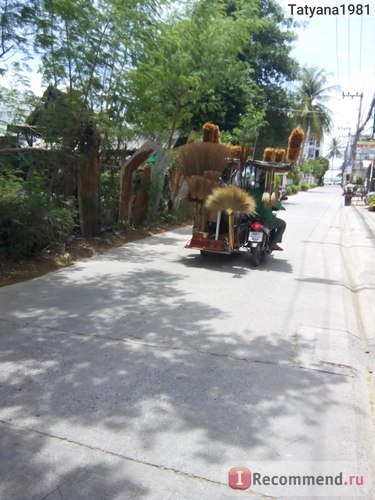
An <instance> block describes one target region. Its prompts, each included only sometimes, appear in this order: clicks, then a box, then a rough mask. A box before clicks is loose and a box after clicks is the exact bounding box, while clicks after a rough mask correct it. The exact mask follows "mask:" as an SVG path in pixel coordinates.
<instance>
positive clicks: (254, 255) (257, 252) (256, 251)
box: [251, 245, 262, 267]
mask: <svg viewBox="0 0 375 500" xmlns="http://www.w3.org/2000/svg"><path fill="white" fill-rule="evenodd" d="M261 256H262V251H261V249H260V246H259V245H257V246H256V247H255V248H252V249H251V260H252V263H253V266H254V267H258V266H259V264H260V258H261Z"/></svg>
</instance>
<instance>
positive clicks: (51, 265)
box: [0, 224, 185, 287]
mask: <svg viewBox="0 0 375 500" xmlns="http://www.w3.org/2000/svg"><path fill="white" fill-rule="evenodd" d="M183 225H185V224H159V225H156V226H153V227H150V228H149V229H128V230H127V231H126V232H124V233H122V234H113V233H106V234H104V235H102V236H100V237H95V238H90V239H83V238H80V237H74V238H71V239H70V240H69V241H68V242H67V243H66V244H64V245H61V247H60V248H59V249H54V250H44V251H43V252H41V253H39V254H38V255H35V256H34V257H30V258H28V259H23V260H19V261H9V260H6V261H1V260H0V287H3V286H7V285H12V284H14V283H19V282H20V281H26V280H29V279H32V278H36V277H38V276H42V275H43V274H46V273H49V272H51V271H55V270H56V269H60V268H62V267H67V266H71V265H73V264H74V262H77V261H79V260H83V259H87V258H90V257H94V256H95V255H99V254H102V253H104V252H105V251H107V250H110V249H111V248H115V247H119V246H122V245H125V244H126V243H130V242H132V241H137V240H139V239H142V238H146V237H147V236H152V235H153V234H159V233H162V232H164V231H168V230H170V229H174V228H176V227H181V226H183Z"/></svg>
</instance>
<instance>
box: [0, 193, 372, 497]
mask: <svg viewBox="0 0 375 500" xmlns="http://www.w3.org/2000/svg"><path fill="white" fill-rule="evenodd" d="M286 207H287V210H286V212H285V213H283V214H282V216H283V218H285V220H286V221H287V223H288V228H287V232H286V235H285V240H284V242H283V246H284V248H285V251H284V252H280V253H278V254H276V253H275V255H273V256H271V257H270V258H269V259H267V261H266V262H264V264H262V265H261V266H260V267H259V268H252V266H251V264H250V260H249V258H248V256H247V255H246V254H242V255H240V256H238V257H236V258H227V257H221V256H215V258H202V257H201V256H200V255H198V254H197V253H195V252H193V251H191V250H187V249H185V248H184V244H185V243H186V242H187V240H188V237H189V232H190V229H189V228H183V229H179V230H177V231H173V232H168V233H164V234H163V235H158V236H155V237H151V238H148V239H146V240H143V241H140V242H137V243H132V244H129V245H126V246H124V247H122V248H118V249H115V250H113V251H111V252H108V253H107V254H105V255H102V256H98V257H96V258H93V259H90V260H87V261H84V262H81V263H78V264H77V265H75V266H74V267H72V268H68V269H64V270H60V271H58V272H54V273H50V274H48V275H46V276H44V277H42V278H38V279H34V280H31V281H29V282H25V283H20V284H16V285H12V286H9V287H4V288H2V289H0V318H1V319H0V329H1V337H0V347H1V357H0V377H1V378H0V401H1V409H0V439H1V449H0V477H1V483H0V498H1V499H12V498H14V499H29V498H32V499H42V498H48V499H50V500H54V499H57V498H67V499H68V498H69V499H81V498H82V499H87V498H93V499H99V498H109V499H124V498H137V499H138V498H150V499H159V498H160V499H166V498H171V499H172V498H173V499H175V498H183V499H185V498H186V499H187V498H188V499H195V498H197V499H198V498H207V499H208V498H210V499H211V498H228V497H231V496H233V495H234V496H249V495H250V496H251V495H254V496H256V497H259V498H264V497H265V496H270V497H275V498H278V497H281V496H283V495H284V496H287V497H291V496H302V495H305V496H308V497H309V498H313V497H314V496H320V497H322V496H323V495H326V496H327V497H328V496H329V497H330V498H332V497H333V495H335V496H336V497H339V496H340V497H341V496H343V497H344V496H348V495H351V496H355V495H359V494H360V495H362V498H371V495H372V496H373V495H374V490H372V492H371V487H372V485H371V482H372V479H373V477H374V476H373V469H372V464H373V463H374V447H373V443H374V439H373V437H374V434H373V422H372V417H371V398H372V395H371V380H370V376H369V370H370V366H371V362H372V357H371V352H370V353H369V352H368V351H372V348H373V345H372V344H371V342H372V337H371V333H372V329H371V325H373V324H374V321H373V319H374V315H373V312H372V309H371V299H370V296H371V293H372V294H373V290H374V285H375V278H374V275H373V274H371V272H373V271H372V270H374V268H375V266H374V255H373V254H374V252H373V249H374V239H373V235H372V234H371V233H370V232H369V230H368V226H367V225H366V224H365V223H364V221H363V217H369V214H368V213H367V212H366V213H365V211H364V210H363V207H361V206H359V205H358V206H356V205H354V206H352V207H344V206H343V202H342V199H341V197H340V190H339V189H338V188H337V187H335V186H327V187H323V188H317V189H315V190H312V191H309V192H307V193H301V194H299V195H297V196H295V197H291V198H290V199H289V200H288V202H287V203H286ZM371 215H372V214H371ZM238 466H244V467H247V468H249V469H251V470H252V471H258V472H259V471H260V472H261V473H262V474H266V475H267V474H269V475H275V474H278V475H279V476H280V475H283V474H284V476H283V477H286V476H287V475H288V474H289V475H290V474H297V473H301V474H304V473H309V474H315V473H318V472H319V471H320V473H324V474H328V475H331V476H332V475H334V476H335V477H339V476H337V474H339V472H340V471H343V472H344V474H345V477H347V474H353V475H356V476H358V478H360V477H362V476H363V478H362V479H363V480H364V481H363V482H364V484H363V486H361V485H360V486H355V485H353V486H349V485H347V486H346V487H344V486H339V485H334V486H333V487H330V486H329V485H328V486H327V485H325V486H323V487H322V486H319V485H318V486H316V487H312V486H308V487H307V488H306V489H303V488H302V487H301V486H299V487H295V486H294V487H289V486H283V485H280V484H279V485H272V484H264V483H263V484H252V485H251V487H250V488H249V489H246V490H243V491H240V490H234V489H231V488H229V487H228V471H229V469H231V468H233V467H234V468H237V467H238ZM358 478H357V479H358ZM359 482H360V481H359ZM301 488H302V489H301ZM332 488H333V489H332Z"/></svg>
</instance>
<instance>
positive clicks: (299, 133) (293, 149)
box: [286, 128, 305, 163]
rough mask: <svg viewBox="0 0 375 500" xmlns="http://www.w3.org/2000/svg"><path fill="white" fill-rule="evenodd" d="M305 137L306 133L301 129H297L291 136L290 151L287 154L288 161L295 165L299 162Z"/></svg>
mask: <svg viewBox="0 0 375 500" xmlns="http://www.w3.org/2000/svg"><path fill="white" fill-rule="evenodd" d="M304 137H305V133H304V131H303V130H302V129H301V128H295V129H294V130H292V132H291V134H290V136H289V141H288V150H287V153H286V159H287V161H289V162H290V163H294V162H296V161H297V160H298V158H299V155H300V153H301V148H302V143H303V139H304Z"/></svg>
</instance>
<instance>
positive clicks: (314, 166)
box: [299, 158, 329, 182]
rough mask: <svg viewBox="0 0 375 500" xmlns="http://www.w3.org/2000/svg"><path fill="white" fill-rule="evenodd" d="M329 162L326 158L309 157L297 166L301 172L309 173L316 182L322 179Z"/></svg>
mask: <svg viewBox="0 0 375 500" xmlns="http://www.w3.org/2000/svg"><path fill="white" fill-rule="evenodd" d="M328 166H329V162H328V160H327V159H326V158H316V159H311V158H310V159H309V160H307V161H305V162H304V163H302V165H300V166H299V169H300V170H301V172H304V173H305V174H310V175H312V176H313V177H314V179H315V180H316V181H317V182H318V181H319V180H322V179H323V177H324V174H325V172H326V171H327V170H328Z"/></svg>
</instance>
